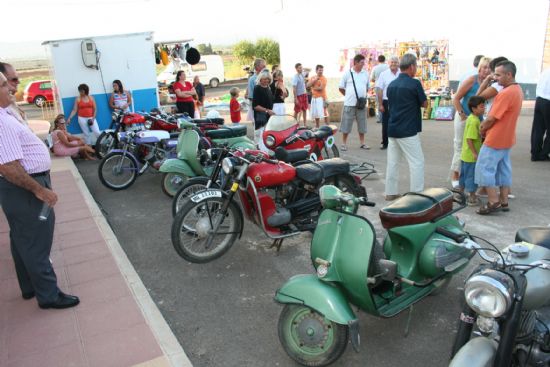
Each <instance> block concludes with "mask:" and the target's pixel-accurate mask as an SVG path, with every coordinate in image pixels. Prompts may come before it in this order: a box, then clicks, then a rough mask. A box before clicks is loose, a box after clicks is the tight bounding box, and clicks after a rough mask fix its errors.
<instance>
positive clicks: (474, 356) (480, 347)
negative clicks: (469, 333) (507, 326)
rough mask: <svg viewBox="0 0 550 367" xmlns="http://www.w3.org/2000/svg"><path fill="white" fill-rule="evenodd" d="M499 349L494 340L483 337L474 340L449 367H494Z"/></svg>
mask: <svg viewBox="0 0 550 367" xmlns="http://www.w3.org/2000/svg"><path fill="white" fill-rule="evenodd" d="M497 348H498V345H497V343H496V342H495V341H494V340H492V339H489V338H486V337H482V336H481V337H477V338H473V339H471V340H470V341H469V342H468V343H466V344H464V346H463V347H462V348H460V350H459V351H458V352H457V353H456V355H455V356H454V358H453V360H452V361H451V363H450V364H449V367H464V366H468V367H492V366H493V361H494V359H495V356H496V353H497Z"/></svg>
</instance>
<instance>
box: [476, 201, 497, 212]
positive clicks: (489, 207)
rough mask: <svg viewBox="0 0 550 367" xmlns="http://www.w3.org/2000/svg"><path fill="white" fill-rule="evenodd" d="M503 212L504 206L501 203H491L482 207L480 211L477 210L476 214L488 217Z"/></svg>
mask: <svg viewBox="0 0 550 367" xmlns="http://www.w3.org/2000/svg"><path fill="white" fill-rule="evenodd" d="M501 210H502V205H501V204H500V203H494V204H491V203H490V202H487V204H484V205H482V206H481V207H480V208H479V209H478V210H476V213H477V214H480V215H487V214H491V213H496V212H499V211H501Z"/></svg>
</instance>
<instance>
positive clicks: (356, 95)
mask: <svg viewBox="0 0 550 367" xmlns="http://www.w3.org/2000/svg"><path fill="white" fill-rule="evenodd" d="M349 73H350V75H351V81H352V82H353V90H354V91H355V98H357V100H359V94H357V88H356V87H355V79H353V71H352V69H349Z"/></svg>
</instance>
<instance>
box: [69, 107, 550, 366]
mask: <svg viewBox="0 0 550 367" xmlns="http://www.w3.org/2000/svg"><path fill="white" fill-rule="evenodd" d="M531 121H532V117H530V116H522V117H521V118H520V121H519V123H518V129H517V137H518V144H517V145H516V147H515V148H514V149H513V151H512V161H513V167H514V184H513V193H514V194H515V195H516V196H517V198H516V199H514V200H511V201H510V207H511V211H510V212H508V213H498V214H497V215H494V216H490V217H481V216H479V215H476V214H475V212H474V211H475V208H466V209H464V210H463V211H462V212H460V213H459V215H460V217H461V218H462V219H464V220H465V221H466V223H467V224H466V226H467V227H466V228H467V229H468V230H469V231H470V232H471V233H472V234H476V235H479V236H482V237H484V238H486V239H488V240H490V241H492V242H494V243H495V244H496V245H498V246H499V247H502V246H504V245H506V244H508V243H511V242H512V241H513V240H514V233H515V231H516V229H518V228H520V227H522V226H528V225H548V224H549V223H550V205H549V202H550V195H549V190H548V187H547V186H546V185H547V184H548V182H550V162H531V161H530V160H529V139H530V128H531ZM368 129H369V132H368V134H367V143H368V144H369V145H371V146H372V149H371V150H370V151H365V150H361V149H358V146H359V143H358V141H357V140H356V139H355V140H352V141H351V144H349V145H350V150H349V151H348V152H346V153H345V154H343V157H344V158H347V159H349V160H350V161H352V162H362V161H369V162H372V163H374V164H375V166H376V169H377V170H378V174H376V175H374V176H371V177H370V178H369V179H367V180H365V181H364V185H365V186H366V188H367V192H368V194H369V198H370V199H371V200H373V201H375V202H376V203H377V205H378V208H368V209H362V214H363V215H365V216H366V217H367V218H368V219H369V220H371V221H372V222H373V224H374V226H375V227H376V228H377V233H378V236H379V239H381V238H382V237H383V235H384V232H383V230H382V228H381V226H380V222H379V219H378V215H377V211H378V210H379V208H380V207H382V206H383V205H385V202H384V199H383V198H384V171H385V162H386V151H382V150H379V149H378V146H379V141H380V135H381V132H380V131H381V125H379V124H376V122H375V121H374V119H371V118H369V121H368ZM249 133H250V132H249ZM452 135H453V128H452V122H436V121H426V122H425V123H424V132H423V134H422V141H423V149H424V154H425V157H426V173H425V176H426V186H427V187H430V186H431V187H438V186H448V182H447V177H448V167H449V164H450V160H451V154H452V138H453V136H452ZM338 140H339V139H338ZM77 167H78V169H79V170H80V172H81V174H82V177H83V178H84V180H85V182H86V184H87V185H88V187H89V189H90V191H91V192H92V195H93V196H94V198H95V199H96V201H97V202H98V203H99V205H100V207H101V208H103V210H104V213H105V216H106V218H107V219H108V221H109V222H110V224H111V226H112V227H113V229H114V232H115V233H116V235H117V237H118V239H119V241H120V243H121V245H122V247H123V248H124V250H125V251H126V254H127V255H128V257H129V259H130V261H131V262H132V264H133V265H134V267H135V269H136V270H137V272H138V274H139V275H140V277H141V279H142V280H143V282H144V284H145V285H146V287H147V289H148V290H149V292H150V293H151V296H152V298H153V300H154V301H155V302H156V304H157V305H158V307H159V309H160V310H161V312H162V314H163V315H164V317H165V318H166V320H167V321H168V324H169V325H170V327H171V328H172V330H173V331H174V333H175V335H176V337H177V338H178V340H179V341H180V343H181V344H182V345H183V348H184V349H185V351H186V353H187V354H188V356H189V358H190V359H191V361H192V363H193V365H194V366H197V367H214V366H216V367H217V366H241V367H242V366H295V364H294V363H293V362H292V360H290V358H289V357H287V355H286V354H285V352H284V351H283V349H282V347H281V345H280V343H279V340H278V337H277V320H278V317H279V313H280V311H281V309H282V307H281V306H280V305H278V304H277V303H275V302H274V301H273V295H274V292H275V290H276V289H277V288H278V287H279V286H281V285H282V284H283V283H284V282H285V281H286V280H287V279H288V278H289V277H291V276H292V275H295V274H300V273H310V272H312V266H311V263H310V260H309V241H310V239H311V236H310V235H308V234H304V235H301V236H300V237H298V238H294V239H292V240H289V241H287V240H285V242H284V244H283V246H282V248H281V252H280V253H279V254H276V253H275V252H274V251H273V250H270V249H268V248H267V247H268V246H269V244H270V243H271V241H270V240H269V239H268V238H267V237H266V236H265V235H264V234H262V232H261V231H260V230H259V229H258V228H256V227H254V225H252V224H251V223H249V222H246V223H245V228H246V229H245V233H244V235H243V237H242V239H241V240H240V241H238V242H237V243H236V244H235V245H234V246H233V248H232V249H231V250H230V251H229V252H228V253H227V254H225V255H224V256H223V257H221V258H220V259H218V260H216V261H214V262H211V263H208V264H203V265H197V264H191V263H188V262H186V261H184V260H183V259H181V258H179V257H178V256H177V254H176V252H175V250H174V249H173V247H172V244H171V241H170V226H171V222H172V218H171V214H170V206H171V200H170V199H169V198H168V197H166V196H165V195H164V194H163V193H162V192H161V188H160V179H161V175H160V174H157V173H153V172H147V173H145V174H144V175H143V176H142V177H139V178H138V180H137V181H136V183H135V184H134V185H133V186H132V187H131V188H129V189H127V190H125V191H119V192H114V191H111V190H109V189H107V188H105V187H104V186H102V185H101V183H100V182H99V179H98V177H97V167H98V162H89V161H78V162H77ZM401 172H402V173H401V174H402V181H401V190H402V191H403V192H405V191H407V187H408V179H407V176H408V174H407V172H408V169H407V167H406V165H404V166H403V167H402V171H401ZM475 262H477V261H474V263H475ZM474 263H472V264H471V265H470V266H471V267H473V265H474ZM467 273H468V270H466V271H464V272H463V273H461V275H459V276H457V277H455V278H454V279H453V281H452V282H451V284H450V286H449V287H448V288H447V289H445V290H444V291H443V293H442V294H440V295H438V296H434V297H427V298H426V299H424V300H423V301H422V302H419V303H417V304H416V305H415V306H414V309H413V312H412V315H411V319H410V326H409V334H408V336H407V337H405V336H404V333H405V329H406V326H407V320H408V318H409V314H408V312H404V313H402V314H400V315H398V316H396V317H394V318H391V319H379V318H376V317H372V316H369V315H366V314H365V313H362V312H359V318H360V333H361V343H362V344H361V350H360V353H355V352H354V351H353V349H352V347H351V345H348V348H347V350H346V352H345V353H344V355H343V356H342V357H341V358H340V359H339V361H337V362H336V363H335V364H334V366H365V365H367V366H370V367H394V366H408V367H417V366H418V367H425V366H445V365H447V364H448V357H449V353H450V349H451V345H452V342H453V337H454V331H455V324H456V318H457V316H458V314H459V309H460V303H461V299H462V293H461V289H460V287H461V285H462V284H463V280H464V277H465V275H466V274H467Z"/></svg>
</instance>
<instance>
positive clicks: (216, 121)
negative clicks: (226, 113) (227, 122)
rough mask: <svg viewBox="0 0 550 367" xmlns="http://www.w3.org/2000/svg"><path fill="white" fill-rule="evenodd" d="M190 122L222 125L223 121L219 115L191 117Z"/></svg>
mask: <svg viewBox="0 0 550 367" xmlns="http://www.w3.org/2000/svg"><path fill="white" fill-rule="evenodd" d="M192 122H193V123H194V124H216V125H223V123H224V119H223V118H221V117H219V118H214V119H193V120H192Z"/></svg>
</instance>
